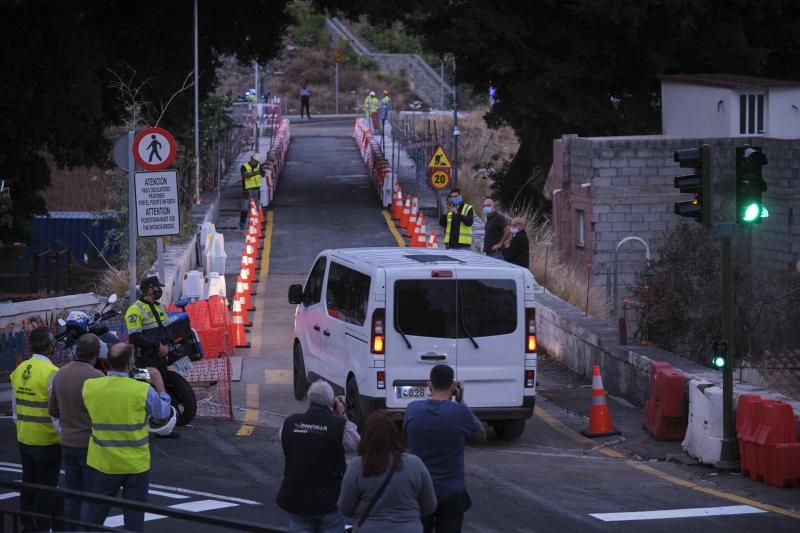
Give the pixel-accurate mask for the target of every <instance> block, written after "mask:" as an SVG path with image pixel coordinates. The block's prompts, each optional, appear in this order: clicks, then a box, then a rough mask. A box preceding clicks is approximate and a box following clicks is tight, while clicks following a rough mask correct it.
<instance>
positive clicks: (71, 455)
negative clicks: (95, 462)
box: [61, 445, 92, 531]
mask: <svg viewBox="0 0 800 533" xmlns="http://www.w3.org/2000/svg"><path fill="white" fill-rule="evenodd" d="M61 460H62V461H63V463H64V488H65V489H69V490H83V491H90V490H92V476H91V474H92V468H91V467H88V466H86V448H73V447H72V446H63V445H62V446H61ZM82 505H83V502H82V501H81V500H78V499H74V498H64V518H66V519H67V520H76V521H80V519H81V506H82ZM66 529H68V530H70V531H83V529H84V528H82V527H79V526H74V525H72V524H69V523H68V524H66Z"/></svg>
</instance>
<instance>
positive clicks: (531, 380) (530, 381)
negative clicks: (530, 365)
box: [525, 370, 536, 389]
mask: <svg viewBox="0 0 800 533" xmlns="http://www.w3.org/2000/svg"><path fill="white" fill-rule="evenodd" d="M535 384H536V371H535V370H526V371H525V388H526V389H532V388H533V386H534V385H535Z"/></svg>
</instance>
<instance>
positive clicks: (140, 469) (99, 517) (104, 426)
mask: <svg viewBox="0 0 800 533" xmlns="http://www.w3.org/2000/svg"><path fill="white" fill-rule="evenodd" d="M108 364H109V366H110V367H111V370H110V371H109V372H108V375H107V376H105V377H100V378H96V379H88V380H86V382H85V383H84V384H83V403H84V404H85V405H86V411H87V412H88V413H89V418H90V419H91V422H92V434H91V437H90V439H89V449H88V453H87V455H86V464H87V465H89V466H90V467H91V468H92V471H91V474H90V478H91V480H92V487H91V492H94V493H96V494H101V495H103V496H111V497H116V496H117V493H118V492H119V489H120V487H121V488H122V497H123V498H125V499H127V500H135V501H140V502H146V501H147V491H148V489H149V487H150V431H151V429H150V424H149V423H148V420H152V421H153V423H158V422H159V421H164V420H169V421H170V424H172V422H173V420H174V417H175V411H174V409H173V408H172V406H171V404H170V398H169V394H167V392H166V390H165V389H164V382H163V380H162V379H161V373H160V372H159V371H158V370H156V369H155V368H148V369H147V370H148V371H149V373H150V382H151V383H152V385H153V386H152V387H151V386H150V384H149V383H146V382H144V381H139V380H137V379H133V378H131V377H130V374H131V372H132V371H133V346H132V345H130V344H124V343H117V344H115V345H113V346H112V347H111V349H110V350H109V351H108ZM108 510H109V506H108V505H104V504H100V503H93V502H90V503H87V504H86V505H84V506H83V513H82V521H83V522H87V523H90V524H98V525H102V524H103V522H105V519H106V516H107V515H108ZM122 515H123V517H124V521H125V529H127V530H130V531H143V530H144V511H136V510H133V509H125V510H124V511H123V513H122Z"/></svg>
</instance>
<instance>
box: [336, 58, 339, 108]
mask: <svg viewBox="0 0 800 533" xmlns="http://www.w3.org/2000/svg"><path fill="white" fill-rule="evenodd" d="M336 114H337V115H338V114H339V62H338V61H337V62H336Z"/></svg>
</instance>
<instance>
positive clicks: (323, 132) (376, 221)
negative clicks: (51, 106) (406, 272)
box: [0, 119, 800, 533]
mask: <svg viewBox="0 0 800 533" xmlns="http://www.w3.org/2000/svg"><path fill="white" fill-rule="evenodd" d="M351 128H352V121H351V119H347V120H344V121H339V122H336V121H331V122H322V121H318V120H312V121H309V122H304V123H298V124H294V125H293V139H292V145H291V147H290V149H289V154H288V158H287V164H286V169H285V171H284V174H283V176H282V177H281V180H280V183H279V187H278V193H277V196H276V198H275V201H274V203H273V205H272V206H271V214H270V215H269V216H270V220H271V225H270V235H269V237H270V240H269V243H268V245H267V246H266V247H265V253H264V261H263V262H262V273H261V276H262V278H261V279H262V282H261V283H259V289H258V296H256V306H257V310H256V312H255V314H254V315H253V321H254V326H253V328H252V332H251V333H252V336H251V348H250V349H249V350H239V351H238V353H237V355H241V356H243V358H244V363H243V372H242V380H241V382H239V383H235V384H234V386H233V402H234V405H235V408H234V411H235V415H236V420H234V421H227V420H214V419H209V418H198V419H197V420H196V421H195V423H194V424H193V425H192V426H191V427H187V428H183V429H182V430H181V434H182V438H181V439H179V440H154V441H153V444H152V456H153V469H152V474H151V482H152V483H153V484H154V485H153V489H155V492H152V491H151V501H152V502H154V503H157V504H161V505H182V506H183V508H187V509H189V510H193V511H196V512H200V513H207V514H213V515H217V516H226V517H231V518H236V519H240V520H248V521H255V522H258V523H261V524H268V525H274V526H279V527H285V526H286V525H287V524H288V517H287V515H286V514H285V513H284V512H283V511H281V510H280V509H279V508H278V507H277V505H276V504H275V503H274V502H275V496H276V494H277V490H278V487H279V483H280V479H281V474H282V468H283V456H282V452H281V448H280V443H279V442H278V440H277V430H278V428H279V427H280V424H281V423H282V421H283V419H284V417H285V416H286V415H288V414H291V413H294V412H298V411H301V410H304V409H305V403H304V402H298V401H296V400H294V398H293V396H292V391H291V346H292V343H291V340H292V338H291V335H292V319H293V311H294V310H293V306H291V305H289V304H288V303H287V299H286V294H287V290H288V286H289V285H290V284H292V283H301V282H302V281H303V279H304V277H305V275H306V273H307V270H308V268H309V267H310V266H311V264H312V262H313V259H314V257H315V256H316V254H317V253H318V252H319V251H320V250H322V249H324V248H327V247H342V246H373V245H374V246H391V245H394V244H396V243H395V240H394V238H393V237H392V234H391V233H390V231H389V229H388V227H387V223H386V220H385V219H384V217H383V215H382V213H381V210H380V209H379V207H378V205H377V199H376V198H377V197H376V195H375V193H374V191H373V189H372V187H371V185H370V183H369V182H368V181H367V177H366V174H365V171H364V167H363V163H362V162H361V160H360V158H359V155H358V152H357V151H356V148H355V145H354V143H353V140H352V138H351V137H350V135H351V131H352V129H351ZM538 386H539V399H538V401H537V409H536V414H535V416H534V417H533V418H532V419H531V420H530V421H529V423H528V425H527V429H526V431H525V434H524V435H523V437H522V438H521V439H520V440H518V441H516V442H513V443H508V442H503V441H498V440H495V439H490V440H489V441H487V442H485V443H480V444H472V445H470V446H469V447H468V449H467V452H466V474H467V484H468V487H469V490H470V494H471V496H472V501H473V507H472V509H471V510H470V511H469V512H468V514H467V517H466V523H465V528H464V530H465V531H469V532H492V531H497V532H515V531H520V532H522V531H524V532H540V531H541V532H548V531H559V532H571V531H595V530H596V531H622V532H638V531H643V530H644V531H663V532H668V533H672V532H673V531H675V530H676V529H680V530H681V531H685V532H691V531H703V532H707V531H726V532H731V531H741V532H749V531H773V532H779V531H798V530H800V489H798V488H794V489H776V488H771V487H767V486H765V485H764V484H762V483H754V482H751V481H749V480H746V479H742V478H741V476H740V475H738V474H728V473H722V472H719V471H716V470H714V469H711V468H709V467H703V466H699V465H693V464H685V463H686V461H685V460H684V459H682V458H685V457H686V456H685V455H683V454H682V453H681V451H680V443H677V442H670V443H658V442H655V441H653V440H652V439H650V438H649V437H648V436H647V434H646V433H645V432H644V431H643V430H642V429H641V423H640V420H641V411H639V410H638V409H635V408H633V407H632V406H630V405H627V404H626V403H625V402H623V401H618V400H615V399H613V398H612V399H611V401H610V406H611V411H612V417H613V420H614V423H615V425H616V426H617V427H618V428H619V429H621V430H622V435H621V436H616V437H610V438H607V439H597V440H589V439H586V438H584V437H582V436H581V435H580V434H579V433H578V431H579V430H580V429H584V428H585V427H586V426H587V423H588V422H587V419H586V417H585V416H584V414H585V413H586V412H588V409H589V405H590V403H591V389H590V386H589V385H588V384H586V383H585V382H584V381H582V380H581V379H580V378H578V377H576V376H575V375H574V374H572V373H570V372H569V371H568V370H566V369H565V368H564V367H562V366H560V365H559V364H558V363H557V362H555V361H550V360H548V359H546V358H544V357H542V358H541V359H540V370H539V376H538ZM466 397H467V399H468V398H469V391H468V390H467V391H466ZM13 431H14V429H13V423H12V422H11V421H10V420H8V419H2V420H0V458H1V459H2V461H4V462H3V463H0V476H2V477H3V478H8V479H19V471H18V467H17V466H16V465H18V463H19V457H18V453H17V451H16V445H15V439H14V436H13ZM668 458H676V459H678V460H677V462H674V461H668V460H666V459H668ZM15 502H16V499H15V496H13V495H6V496H4V495H2V494H0V505H15ZM639 513H643V514H639ZM176 524H177V522H176V521H175V520H173V519H155V520H151V521H149V522H148V524H147V529H148V530H149V531H170V530H174V528H175V527H176ZM178 527H180V526H178ZM192 527H193V530H196V531H207V530H208V531H210V530H211V529H210V528H204V527H194V526H192Z"/></svg>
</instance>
